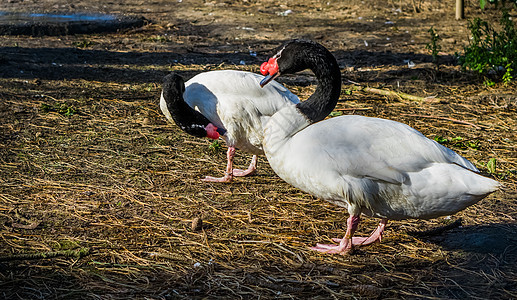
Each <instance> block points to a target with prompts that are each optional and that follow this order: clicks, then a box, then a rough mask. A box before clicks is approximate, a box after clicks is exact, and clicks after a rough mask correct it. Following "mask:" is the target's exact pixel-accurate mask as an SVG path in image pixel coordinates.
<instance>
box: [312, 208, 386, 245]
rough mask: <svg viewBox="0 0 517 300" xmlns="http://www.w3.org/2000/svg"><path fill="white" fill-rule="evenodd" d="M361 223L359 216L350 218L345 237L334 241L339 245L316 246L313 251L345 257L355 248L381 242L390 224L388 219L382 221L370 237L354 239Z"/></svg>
mask: <svg viewBox="0 0 517 300" xmlns="http://www.w3.org/2000/svg"><path fill="white" fill-rule="evenodd" d="M359 221H360V217H359V216H350V217H349V218H348V220H347V229H346V234H345V237H344V238H342V239H339V238H333V239H332V240H333V241H334V242H337V243H339V244H338V245H332V244H316V247H311V249H312V250H315V251H318V252H322V253H328V254H341V255H345V254H349V253H352V251H353V250H354V248H355V247H362V246H367V245H370V244H373V243H375V242H377V241H379V242H380V241H381V239H382V233H383V232H384V228H386V224H388V220H387V219H382V220H381V222H380V223H379V226H377V228H376V229H375V230H374V231H373V232H372V234H370V236H369V237H352V235H354V233H355V231H356V229H357V226H358V225H359Z"/></svg>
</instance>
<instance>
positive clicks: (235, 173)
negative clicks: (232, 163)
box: [233, 155, 257, 177]
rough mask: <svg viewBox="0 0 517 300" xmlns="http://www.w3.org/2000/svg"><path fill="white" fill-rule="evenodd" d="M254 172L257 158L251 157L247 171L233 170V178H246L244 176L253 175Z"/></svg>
mask: <svg viewBox="0 0 517 300" xmlns="http://www.w3.org/2000/svg"><path fill="white" fill-rule="evenodd" d="M256 170H257V156H256V155H253V157H252V158H251V163H250V166H249V167H248V169H247V170H239V169H233V176H239V177H242V176H246V175H253V174H255V171H256Z"/></svg>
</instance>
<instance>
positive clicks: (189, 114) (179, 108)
mask: <svg viewBox="0 0 517 300" xmlns="http://www.w3.org/2000/svg"><path fill="white" fill-rule="evenodd" d="M184 92H185V81H184V80H183V78H182V77H181V76H180V75H178V74H176V73H171V74H169V75H167V76H165V77H164V79H163V90H162V101H165V104H166V109H167V112H168V114H170V116H171V117H172V119H173V120H174V123H176V125H178V126H179V127H180V128H181V129H182V130H183V131H185V132H187V133H188V134H190V135H193V136H197V137H209V138H212V139H217V138H219V135H220V134H224V133H225V130H224V129H222V128H217V127H215V126H214V125H213V124H212V123H210V121H209V120H208V119H207V118H206V117H205V116H203V115H202V114H201V113H200V112H198V111H196V110H194V109H193V108H191V107H190V106H189V105H188V104H187V103H186V102H185V100H184V99H183V93H184ZM163 110H164V108H163V107H162V111H163ZM167 112H165V111H163V113H164V114H165V115H167Z"/></svg>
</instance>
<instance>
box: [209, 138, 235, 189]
mask: <svg viewBox="0 0 517 300" xmlns="http://www.w3.org/2000/svg"><path fill="white" fill-rule="evenodd" d="M226 156H227V158H228V164H227V165H226V172H224V176H223V177H212V176H206V177H205V178H204V179H201V180H202V181H204V182H222V183H230V182H232V180H233V158H234V157H235V147H231V146H230V147H228V152H226Z"/></svg>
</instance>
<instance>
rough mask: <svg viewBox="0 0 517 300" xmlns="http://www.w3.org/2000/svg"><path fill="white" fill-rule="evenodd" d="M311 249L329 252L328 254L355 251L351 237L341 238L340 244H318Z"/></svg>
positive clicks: (343, 253) (342, 253) (344, 253)
mask: <svg viewBox="0 0 517 300" xmlns="http://www.w3.org/2000/svg"><path fill="white" fill-rule="evenodd" d="M310 249H311V250H314V251H318V252H322V253H327V254H341V255H346V254H350V253H352V252H353V250H354V248H353V244H352V242H351V240H350V239H340V243H339V245H333V244H316V246H315V247H310Z"/></svg>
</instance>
